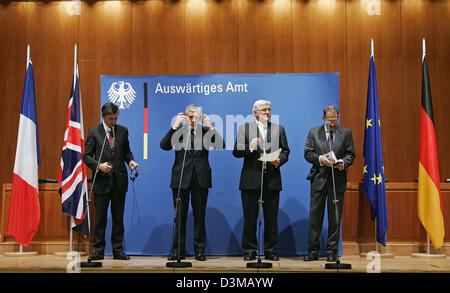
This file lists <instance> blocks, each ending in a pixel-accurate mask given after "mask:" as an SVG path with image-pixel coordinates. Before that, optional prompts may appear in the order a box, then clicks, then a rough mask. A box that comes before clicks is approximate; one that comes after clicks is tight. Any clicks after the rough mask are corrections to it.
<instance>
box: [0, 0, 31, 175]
mask: <svg viewBox="0 0 450 293" xmlns="http://www.w3.org/2000/svg"><path fill="white" fill-rule="evenodd" d="M26 22H27V16H26V3H23V2H5V1H1V2H0V31H1V32H2V41H1V42H0V91H1V97H0V116H1V117H2V122H3V123H0V134H1V135H2V137H3V138H4V139H0V158H1V159H2V160H3V163H2V168H1V169H0V182H2V183H4V182H11V180H12V172H13V168H14V157H15V153H16V142H17V127H18V125H19V115H18V114H17V113H19V112H20V106H21V98H20V97H21V96H22V90H23V88H22V87H23V82H24V78H25V71H26V54H27V49H26V31H27V30H26Z"/></svg>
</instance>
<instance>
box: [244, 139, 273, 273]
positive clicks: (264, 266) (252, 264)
mask: <svg viewBox="0 0 450 293" xmlns="http://www.w3.org/2000/svg"><path fill="white" fill-rule="evenodd" d="M266 139H267V137H266ZM265 152H266V141H264V153H265ZM266 164H267V162H266V161H262V162H261V193H260V194H259V200H258V262H250V263H247V268H254V269H255V268H256V269H269V268H271V267H272V263H270V262H262V261H261V223H262V216H261V215H262V204H263V203H264V201H263V200H262V196H263V186H264V185H263V184H264V169H265V168H264V165H266Z"/></svg>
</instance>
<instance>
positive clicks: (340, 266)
mask: <svg viewBox="0 0 450 293" xmlns="http://www.w3.org/2000/svg"><path fill="white" fill-rule="evenodd" d="M325 268H326V269H328V270H351V269H352V265H351V264H349V263H341V262H339V261H337V262H335V263H327V264H325Z"/></svg>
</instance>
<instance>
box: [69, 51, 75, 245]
mask: <svg viewBox="0 0 450 293" xmlns="http://www.w3.org/2000/svg"><path fill="white" fill-rule="evenodd" d="M74 50H75V52H74V54H73V55H74V57H73V86H76V85H75V81H76V76H75V74H76V73H77V44H75V49H74ZM73 226H74V220H73V217H70V229H69V230H70V239H69V245H70V247H69V253H70V254H72V244H73V229H72V227H73Z"/></svg>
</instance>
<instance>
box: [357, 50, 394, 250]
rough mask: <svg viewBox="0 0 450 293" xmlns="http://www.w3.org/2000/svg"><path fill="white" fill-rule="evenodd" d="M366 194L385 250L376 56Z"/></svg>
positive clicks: (371, 83)
mask: <svg viewBox="0 0 450 293" xmlns="http://www.w3.org/2000/svg"><path fill="white" fill-rule="evenodd" d="M363 155H364V171H363V190H364V193H365V194H366V197H367V199H368V200H369V203H370V216H371V218H372V220H374V219H376V228H377V242H379V243H380V244H382V245H384V246H386V230H387V229H388V216H387V207H386V187H385V181H384V163H383V149H382V145H381V131H380V111H379V109H378V90H377V75H376V71H375V62H374V60H373V56H372V57H371V58H370V69H369V86H368V89H367V106H366V120H365V131H364V153H363Z"/></svg>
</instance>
